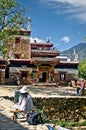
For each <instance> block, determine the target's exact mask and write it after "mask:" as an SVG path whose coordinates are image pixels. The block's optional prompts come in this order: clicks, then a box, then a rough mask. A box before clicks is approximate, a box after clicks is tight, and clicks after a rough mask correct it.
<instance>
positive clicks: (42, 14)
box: [18, 0, 86, 51]
mask: <svg viewBox="0 0 86 130" xmlns="http://www.w3.org/2000/svg"><path fill="white" fill-rule="evenodd" d="M18 2H19V3H20V5H21V6H23V7H24V8H26V10H27V13H26V14H25V15H26V16H27V17H30V18H31V40H33V39H36V40H37V41H38V42H40V41H47V39H48V38H49V39H50V42H51V43H53V44H54V47H56V48H57V49H59V50H60V51H64V50H67V49H69V48H71V47H73V46H75V45H77V44H79V43H82V42H85V41H84V37H85V36H86V0H18Z"/></svg>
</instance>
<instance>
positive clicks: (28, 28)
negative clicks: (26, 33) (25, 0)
mask: <svg viewBox="0 0 86 130" xmlns="http://www.w3.org/2000/svg"><path fill="white" fill-rule="evenodd" d="M30 22H31V19H30V17H28V26H27V30H30Z"/></svg>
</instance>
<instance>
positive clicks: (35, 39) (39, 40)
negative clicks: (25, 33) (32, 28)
mask: <svg viewBox="0 0 86 130" xmlns="http://www.w3.org/2000/svg"><path fill="white" fill-rule="evenodd" d="M30 41H31V43H33V42H34V41H36V42H37V43H45V41H44V40H43V39H39V38H37V37H36V38H32V37H30Z"/></svg>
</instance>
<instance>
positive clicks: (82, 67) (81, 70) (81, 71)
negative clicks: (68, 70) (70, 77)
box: [78, 59, 86, 79]
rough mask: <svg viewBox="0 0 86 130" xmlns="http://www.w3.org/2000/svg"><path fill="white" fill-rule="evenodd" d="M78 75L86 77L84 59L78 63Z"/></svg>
mask: <svg viewBox="0 0 86 130" xmlns="http://www.w3.org/2000/svg"><path fill="white" fill-rule="evenodd" d="M78 70H79V77H82V78H84V79H86V59H85V60H83V61H82V62H80V63H79V66H78Z"/></svg>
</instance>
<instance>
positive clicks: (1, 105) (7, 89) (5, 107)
mask: <svg viewBox="0 0 86 130" xmlns="http://www.w3.org/2000/svg"><path fill="white" fill-rule="evenodd" d="M28 88H29V93H30V94H31V96H32V97H46V98H48V97H63V96H64V97H65V96H72V97H75V96H77V94H76V88H72V87H45V86H44V87H43V86H42V87H38V86H31V85H29V86H28ZM18 89H20V87H18V86H0V130H37V126H32V125H28V123H27V122H26V119H18V123H14V122H13V121H12V113H10V110H11V109H13V105H14V103H13V101H11V100H9V99H6V97H13V96H14V91H15V90H18ZM80 98H82V97H80ZM85 98H86V97H85ZM76 130H86V127H84V129H81V128H80V129H79V128H78V129H76Z"/></svg>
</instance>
